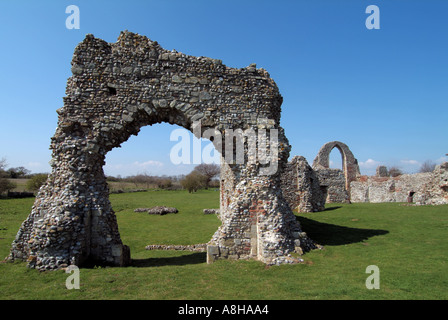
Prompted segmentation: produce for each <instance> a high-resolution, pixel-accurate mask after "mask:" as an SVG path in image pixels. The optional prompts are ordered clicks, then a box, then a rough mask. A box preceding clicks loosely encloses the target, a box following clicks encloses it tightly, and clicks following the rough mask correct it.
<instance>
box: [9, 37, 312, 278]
mask: <svg viewBox="0 0 448 320" xmlns="http://www.w3.org/2000/svg"><path fill="white" fill-rule="evenodd" d="M66 95H67V96H66V97H64V106H63V107H62V108H61V109H59V110H57V112H58V114H59V119H58V127H57V129H56V132H55V135H54V136H53V138H52V141H51V149H52V151H53V154H52V157H53V158H52V161H51V165H52V172H51V174H50V176H49V178H48V180H47V182H46V184H45V185H44V186H42V188H41V189H40V191H39V193H38V195H37V197H36V200H35V203H34V206H33V208H32V211H31V214H30V215H29V217H28V218H27V219H26V220H25V221H24V222H23V224H22V226H21V227H20V230H19V232H18V233H17V237H16V239H15V241H14V242H13V244H12V248H11V253H10V259H11V260H15V259H21V260H27V261H28V262H29V265H30V266H31V267H35V268H38V269H44V270H46V269H57V268H62V267H65V266H68V265H70V264H75V265H78V266H81V265H83V264H84V263H86V262H87V261H94V262H95V263H98V264H111V265H116V266H124V265H126V264H128V263H129V262H130V251H129V248H128V247H127V246H125V245H123V243H122V241H121V239H120V234H119V232H118V226H117V221H116V217H115V214H114V212H113V210H112V208H111V204H110V202H109V190H108V186H107V183H106V180H105V177H104V173H103V165H104V163H105V156H106V154H107V152H109V151H110V150H112V149H113V148H115V147H119V146H120V144H121V143H123V142H124V141H126V140H127V139H128V138H129V137H130V136H131V135H136V134H138V132H139V130H140V128H141V127H143V126H147V125H152V124H155V123H160V122H168V123H171V124H177V125H180V126H182V127H184V128H186V129H189V130H191V131H193V132H194V133H195V134H196V135H202V134H203V133H204V132H205V131H207V130H213V132H215V133H216V134H215V135H214V137H210V136H208V138H210V139H211V140H213V142H214V144H215V146H217V147H221V148H220V149H218V150H219V151H221V152H222V158H223V159H224V160H223V161H222V165H221V167H222V175H221V179H222V181H221V219H222V225H221V226H220V227H219V229H218V230H217V231H216V233H215V234H214V236H213V238H212V239H211V240H210V242H209V244H208V250H207V259H208V262H212V261H214V260H216V259H225V258H228V259H244V258H254V259H257V260H260V261H263V262H265V263H267V264H279V263H285V262H295V261H294V259H293V258H291V257H289V256H288V254H289V253H290V252H294V251H296V252H299V253H302V252H304V251H308V250H310V249H312V248H314V247H315V244H314V243H313V242H312V241H311V240H310V239H309V238H308V237H307V236H306V234H305V233H304V232H302V230H301V228H300V225H299V223H298V222H297V221H296V219H295V216H294V215H293V213H292V211H291V208H290V207H289V206H288V204H287V203H286V201H285V200H284V198H283V195H282V191H281V188H280V173H281V170H283V167H284V165H285V164H286V162H287V158H288V155H289V150H290V146H289V143H288V140H287V139H286V137H285V135H284V132H283V129H282V128H281V126H280V107H281V103H282V97H281V95H280V94H279V91H278V88H277V86H276V84H275V83H274V81H273V80H272V79H271V78H270V77H269V74H268V73H267V72H266V71H265V70H263V69H257V68H256V66H255V65H250V66H249V67H246V68H242V69H233V68H229V67H226V66H225V65H223V64H222V62H221V61H220V60H215V59H210V58H205V57H193V56H187V55H185V54H182V53H179V52H176V51H174V50H173V51H168V50H165V49H163V48H162V47H161V46H160V45H159V44H158V43H157V42H155V41H151V40H149V39H148V38H146V37H144V36H141V35H138V34H134V33H131V32H127V31H125V32H122V33H121V34H120V36H119V38H118V41H117V42H116V43H112V44H111V43H107V42H105V41H103V40H101V39H97V38H95V37H94V36H93V35H87V36H86V38H85V39H84V41H82V42H81V43H80V44H79V45H78V46H77V47H76V49H75V53H74V56H73V59H72V76H71V77H70V78H69V79H68V81H67V89H66ZM197 123H200V124H201V130H200V131H199V132H195V128H197ZM238 130H240V131H244V132H245V133H252V134H249V135H245V136H244V138H243V139H242V140H241V139H240V140H241V141H242V142H243V144H242V146H243V150H244V152H243V153H241V148H240V149H238V148H235V146H233V147H232V148H228V142H229V141H227V143H226V142H225V139H224V138H225V137H227V136H229V132H230V133H234V132H236V131H238ZM209 132H210V131H209ZM260 136H266V137H267V139H268V140H269V141H271V142H272V141H274V142H275V143H274V144H267V147H264V146H263V143H262V140H260V139H258V140H255V144H253V142H254V140H253V138H254V137H260ZM218 138H223V140H222V143H220V141H219V139H218ZM274 138H275V139H274ZM251 139H252V140H251ZM233 140H234V139H233V138H231V141H233ZM224 145H225V146H224ZM254 146H256V148H255V150H256V152H255V153H254V152H253V151H254V149H253V147H254ZM261 149H263V150H264V151H265V152H266V154H269V155H274V156H273V157H271V158H270V161H267V162H266V161H264V159H263V158H262V157H261V158H260V157H259V155H260V154H263V153H262V152H261V153H260V150H261ZM238 152H240V153H238ZM229 155H232V157H228V156H229ZM228 158H230V159H233V160H230V161H227V159H228ZM235 159H239V160H243V161H242V162H241V161H240V162H239V161H235ZM272 168H273V169H274V170H270V169H272Z"/></svg>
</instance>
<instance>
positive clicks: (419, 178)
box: [351, 162, 448, 205]
mask: <svg viewBox="0 0 448 320" xmlns="http://www.w3.org/2000/svg"><path fill="white" fill-rule="evenodd" d="M351 190H352V191H351V201H352V202H371V203H379V202H409V203H413V204H415V205H441V204H448V162H445V163H442V164H440V165H437V166H436V167H435V169H434V171H433V172H422V173H414V174H402V175H399V176H396V177H389V176H388V175H386V174H385V169H384V168H381V166H380V167H378V168H377V174H376V175H375V176H360V177H359V178H358V179H357V181H353V182H352V183H351Z"/></svg>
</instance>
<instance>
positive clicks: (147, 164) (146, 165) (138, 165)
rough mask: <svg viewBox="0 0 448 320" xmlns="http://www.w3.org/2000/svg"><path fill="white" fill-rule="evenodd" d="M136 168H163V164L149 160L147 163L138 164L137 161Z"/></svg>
mask: <svg viewBox="0 0 448 320" xmlns="http://www.w3.org/2000/svg"><path fill="white" fill-rule="evenodd" d="M133 165H134V166H137V167H139V168H147V167H163V163H162V162H160V161H155V160H149V161H146V162H138V161H135V162H134V163H133Z"/></svg>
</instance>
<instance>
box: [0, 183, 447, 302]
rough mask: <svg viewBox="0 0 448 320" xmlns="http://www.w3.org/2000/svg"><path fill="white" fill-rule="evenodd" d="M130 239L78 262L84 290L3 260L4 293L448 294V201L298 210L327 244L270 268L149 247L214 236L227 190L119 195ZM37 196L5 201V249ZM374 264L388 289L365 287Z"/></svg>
mask: <svg viewBox="0 0 448 320" xmlns="http://www.w3.org/2000/svg"><path fill="white" fill-rule="evenodd" d="M110 199H111V202H112V205H113V207H114V210H115V212H116V214H117V219H118V225H119V229H120V233H121V236H122V240H123V242H124V243H125V244H127V245H129V246H130V248H131V257H132V259H133V263H132V265H131V266H129V267H125V268H90V269H85V268H81V269H80V289H79V290H68V289H67V288H66V286H65V281H66V279H67V277H68V274H66V273H64V272H63V271H51V272H38V271H36V270H33V269H28V268H27V267H26V264H25V263H18V262H17V263H9V262H8V263H0V299H159V300H164V299H173V300H177V299H193V300H196V299H213V300H220V299H237V300H253V299H257V300H258V299H262V300H302V299H312V300H321V299H331V300H333V299H335V300H336V299H349V300H356V299H368V300H370V299H372V300H375V299H383V300H384V299H387V300H396V299H405V300H411V299H424V300H426V299H440V300H446V299H447V298H448V276H447V275H448V264H447V252H448V240H447V235H448V233H447V231H448V206H419V207H413V206H403V205H400V204H397V203H385V204H351V205H342V204H332V205H327V209H326V210H325V211H323V212H316V213H306V214H300V215H298V219H299V220H300V222H301V223H302V227H303V230H304V231H306V232H307V233H308V235H309V236H310V237H311V238H312V239H314V240H315V241H316V242H318V243H320V244H322V245H323V246H324V249H323V250H315V251H312V252H309V253H307V254H305V255H304V256H303V259H304V263H303V264H297V265H282V266H273V267H267V266H265V265H264V264H262V263H260V262H257V261H218V262H216V263H214V264H206V262H205V260H206V257H205V253H193V252H179V251H148V250H145V246H146V245H148V244H197V243H204V242H207V241H208V240H210V238H211V236H212V235H213V233H214V232H215V231H216V229H217V228H218V226H219V224H220V221H219V220H218V219H217V217H216V216H213V215H204V214H203V213H202V209H203V208H217V207H218V205H219V192H217V191H212V190H202V191H200V192H197V193H194V194H189V193H188V192H185V191H150V192H138V193H123V194H113V195H111V197H110ZM33 200H34V199H9V200H8V199H3V200H0V257H2V258H3V257H6V256H7V255H8V253H9V248H10V244H11V242H12V241H13V239H14V237H15V235H16V233H17V230H18V228H19V226H20V224H21V223H22V221H23V220H24V219H25V218H26V217H27V215H28V214H29V212H30V208H31V206H32V204H33ZM155 205H166V206H174V207H177V208H178V209H179V213H178V214H168V215H165V216H153V215H147V214H144V213H135V212H133V209H135V208H137V207H149V206H155ZM369 265H376V266H378V268H379V271H380V277H379V279H380V289H378V290H377V289H371V290H369V289H367V288H366V279H367V277H368V276H369V275H370V274H367V273H366V268H367V267H368V266H369Z"/></svg>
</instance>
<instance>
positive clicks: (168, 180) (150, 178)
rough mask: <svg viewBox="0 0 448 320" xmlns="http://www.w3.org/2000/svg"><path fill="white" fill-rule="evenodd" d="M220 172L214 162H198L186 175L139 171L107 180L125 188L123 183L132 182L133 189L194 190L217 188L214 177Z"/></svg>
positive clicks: (119, 187) (121, 188)
mask: <svg viewBox="0 0 448 320" xmlns="http://www.w3.org/2000/svg"><path fill="white" fill-rule="evenodd" d="M219 173H220V167H219V166H218V165H216V164H200V165H198V166H196V167H195V168H194V170H193V171H192V172H190V173H189V174H188V175H177V176H167V175H163V176H154V175H149V174H147V173H140V174H137V175H133V176H127V177H124V178H123V177H121V176H116V177H114V176H107V177H106V179H107V181H108V182H114V188H118V189H119V190H123V189H125V187H126V185H125V184H133V186H134V188H135V189H138V188H145V189H151V188H154V189H164V190H179V189H185V190H188V191H189V192H190V193H191V192H196V191H198V190H199V189H207V188H219V180H217V179H215V178H216V177H217V176H218V175H219Z"/></svg>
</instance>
